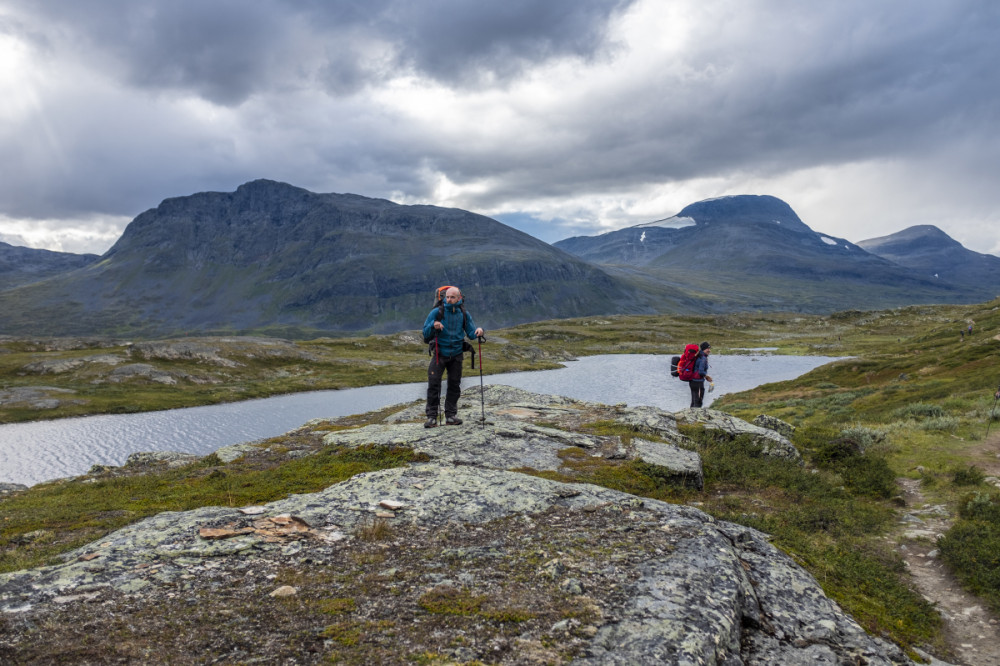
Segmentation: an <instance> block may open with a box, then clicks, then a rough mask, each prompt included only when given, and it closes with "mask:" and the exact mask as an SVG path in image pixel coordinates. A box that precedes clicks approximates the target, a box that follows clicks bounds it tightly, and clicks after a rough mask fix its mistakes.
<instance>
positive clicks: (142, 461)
mask: <svg viewBox="0 0 1000 666" xmlns="http://www.w3.org/2000/svg"><path fill="white" fill-rule="evenodd" d="M200 458H201V456H196V455H194V454H193V453H181V452H180V451H137V452H135V453H132V454H129V457H128V458H126V459H125V465H124V466H125V467H130V468H137V467H157V466H160V465H166V466H167V467H180V466H181V465H187V464H190V463H193V462H195V461H196V460H199V459H200Z"/></svg>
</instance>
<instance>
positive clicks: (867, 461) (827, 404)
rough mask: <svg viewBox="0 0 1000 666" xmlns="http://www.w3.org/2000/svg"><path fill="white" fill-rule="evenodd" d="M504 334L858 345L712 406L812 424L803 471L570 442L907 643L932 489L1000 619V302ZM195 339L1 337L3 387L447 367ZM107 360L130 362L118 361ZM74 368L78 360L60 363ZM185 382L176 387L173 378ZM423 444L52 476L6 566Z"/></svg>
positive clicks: (91, 409) (11, 409) (246, 392)
mask: <svg viewBox="0 0 1000 666" xmlns="http://www.w3.org/2000/svg"><path fill="white" fill-rule="evenodd" d="M484 319H485V318H484ZM968 320H974V321H975V325H974V331H973V333H972V334H971V335H966V336H964V339H963V338H962V337H960V331H961V330H964V329H965V327H966V326H967V323H966V322H967V321H968ZM487 335H488V337H489V340H488V342H487V343H486V344H485V345H484V352H485V353H486V362H485V372H486V373H495V372H505V371H511V370H526V369H543V368H552V367H557V366H558V363H559V361H560V360H562V359H566V358H569V357H573V356H582V355H589V354H604V353H651V354H663V355H672V354H675V353H678V351H679V350H680V348H681V346H682V345H683V344H684V343H686V342H697V341H700V340H703V339H708V340H711V341H712V345H713V351H715V352H716V353H717V354H731V353H744V351H745V350H747V349H752V348H771V349H774V352H773V353H775V354H818V355H828V356H838V357H846V358H845V360H842V361H838V362H835V363H831V364H829V365H827V366H824V367H821V368H818V369H816V370H814V371H812V372H810V373H808V374H806V375H804V376H802V377H799V378H797V379H794V380H790V381H786V382H779V383H774V384H767V385H764V386H760V387H757V388H755V389H753V390H750V391H745V392H743V393H737V394H728V395H724V396H722V397H721V398H720V399H719V400H717V401H716V402H715V403H714V404H713V405H712V407H713V408H715V409H720V410H723V411H726V412H729V413H731V414H734V415H736V416H739V417H741V418H745V419H747V420H752V419H753V418H754V417H755V416H756V415H758V414H762V413H765V414H768V415H771V416H775V417H778V418H780V419H783V420H785V421H787V422H789V423H791V424H793V425H795V426H796V428H797V431H796V433H795V434H794V435H793V437H792V441H793V442H794V443H795V445H796V446H797V448H798V449H799V450H800V451H801V453H802V456H803V459H804V460H805V465H804V466H798V465H795V464H793V463H789V462H787V461H781V460H776V459H771V458H767V457H764V456H762V455H760V454H759V453H755V451H754V449H753V448H752V447H748V446H746V445H745V443H743V442H739V441H736V442H733V441H727V440H724V439H720V438H718V437H715V436H712V435H711V434H710V433H707V432H705V431H702V430H701V429H699V428H696V427H688V428H685V432H686V434H688V435H689V436H690V437H691V438H692V439H693V440H694V441H695V442H696V443H697V446H698V450H699V452H700V453H701V455H702V459H703V466H704V469H705V484H704V488H703V489H702V490H694V489H691V488H685V487H678V486H673V485H671V484H670V483H669V482H667V481H666V480H664V479H661V478H658V477H657V476H656V472H655V470H654V469H651V468H649V467H648V466H644V465H642V464H641V463H634V462H627V463H626V462H622V463H618V464H614V465H611V464H606V465H605V464H595V463H594V462H593V461H588V460H587V459H586V458H585V457H582V456H576V455H574V453H575V452H574V451H573V450H572V449H568V450H567V451H565V452H564V455H563V458H564V461H565V469H566V470H569V471H571V472H572V474H571V477H570V478H572V479H573V480H575V481H581V480H582V481H589V482H592V483H597V484H600V485H604V486H607V487H610V488H615V489H618V490H624V491H627V492H630V493H634V494H636V495H640V496H645V497H652V498H656V499H661V500H665V501H670V502H682V503H687V504H691V505H694V506H698V507H699V508H701V509H702V510H704V511H706V512H708V513H711V514H712V515H714V516H716V517H718V518H720V519H724V520H729V521H733V522H736V523H740V524H744V525H748V526H751V527H755V528H758V529H760V530H763V531H765V532H767V533H769V534H770V535H772V538H773V542H774V543H775V545H777V546H778V547H779V548H781V549H783V550H784V551H785V552H787V553H789V554H790V555H791V556H792V557H793V558H795V560H796V561H798V562H799V563H800V564H801V565H802V566H803V567H805V568H806V569H807V570H808V571H810V572H811V573H812V574H813V575H814V576H815V577H816V579H817V580H818V581H819V582H820V584H821V585H822V586H823V588H824V590H825V591H826V592H827V594H828V595H830V596H831V597H832V598H833V599H835V600H836V601H837V602H838V603H840V604H841V605H842V606H843V607H844V608H845V609H846V610H847V611H848V612H850V613H851V614H852V615H853V616H854V617H855V618H856V619H858V621H859V622H861V623H862V625H863V626H865V627H866V629H867V630H868V631H870V632H872V633H874V634H881V635H886V636H889V637H891V638H892V639H893V640H895V641H897V642H899V643H900V644H902V645H904V646H919V645H930V646H936V647H941V646H942V645H943V644H944V637H943V632H942V628H941V621H940V617H939V616H938V615H937V612H936V611H935V610H934V608H933V606H932V605H931V604H929V603H928V602H927V601H925V600H924V599H923V598H922V596H921V595H920V594H919V593H917V592H916V591H915V590H914V589H913V587H912V585H911V584H910V582H909V581H908V578H907V573H906V570H905V567H904V565H903V562H902V560H901V559H900V557H899V556H898V554H897V553H896V552H895V551H894V550H893V544H892V543H891V540H890V539H887V537H891V536H892V534H893V533H894V531H895V530H897V529H898V523H899V518H900V512H901V502H900V498H899V496H898V495H899V491H898V487H897V485H896V479H897V478H899V477H907V478H910V479H914V480H919V482H920V488H921V490H922V492H923V493H924V495H925V497H926V498H927V501H929V502H932V503H940V504H945V505H947V506H948V507H949V508H950V509H951V511H952V514H953V515H954V517H955V522H954V525H953V527H952V528H951V529H950V531H949V532H948V533H947V534H946V536H945V537H944V538H943V539H942V540H940V541H939V543H938V548H939V549H940V551H941V556H942V558H943V559H944V560H945V561H946V562H947V563H948V565H949V566H950V567H951V568H952V570H953V571H954V572H955V574H956V575H957V576H958V578H959V579H960V580H961V581H962V583H963V585H965V586H966V587H967V588H968V589H969V590H970V591H972V592H973V593H974V594H977V595H979V596H980V597H981V598H982V599H983V600H984V601H985V603H987V604H988V605H990V606H991V607H992V609H993V610H994V611H995V612H1000V489H998V488H997V487H996V486H995V485H991V484H990V483H989V482H988V478H989V477H991V476H1000V457H998V454H1000V413H998V411H1000V410H998V409H997V408H996V401H995V398H994V392H995V391H996V390H997V386H998V382H1000V357H998V354H997V351H998V349H1000V299H998V300H995V301H992V302H988V303H983V304H978V305H964V306H914V307H907V308H897V309H892V310H884V311H874V312H862V311H850V312H839V313H835V314H833V315H829V316H813V315H800V314H776V313H751V314H725V315H703V316H689V317H682V316H614V317H587V318H578V319H570V320H559V321H545V322H537V323H532V324H524V325H521V326H516V327H512V328H508V329H504V330H497V331H488V332H487ZM176 342H178V341H165V342H163V343H162V344H164V345H169V344H172V343H176ZM186 342H187V343H190V344H191V345H194V346H195V347H197V346H198V345H201V346H202V347H211V348H213V349H215V350H216V351H215V352H212V353H211V354H208V357H207V358H208V359H209V360H206V357H205V354H202V355H201V356H200V357H195V355H189V356H187V357H186V356H184V355H183V354H177V353H164V352H163V351H162V350H160V351H158V350H157V348H156V347H155V346H152V347H151V346H149V345H145V346H144V345H143V343H139V342H136V343H135V344H131V343H130V344H128V345H126V344H124V343H122V342H107V341H105V342H101V341H75V342H72V343H70V342H62V343H57V342H55V341H52V340H48V341H41V340H34V341H32V340H23V339H4V340H0V397H2V396H4V395H7V396H10V395H13V394H14V393H16V391H18V390H21V391H26V390H29V389H38V390H39V391H42V392H44V391H54V392H52V393H51V395H53V396H57V397H58V398H59V400H60V405H59V406H58V407H55V408H52V409H49V410H47V411H45V412H41V413H40V412H39V410H38V409H32V408H31V407H30V406H28V405H27V404H10V403H9V402H6V403H4V404H2V405H0V421H2V422H14V421H20V420H27V419H35V418H39V417H40V416H41V415H42V414H44V416H45V418H52V417H61V416H72V415H78V414H88V413H102V412H103V413H106V412H129V411H141V410H149V409H161V408H166V407H176V406H184V405H194V404H208V403H214V402H222V401H230V400H241V399H245V398H251V397H260V396H264V395H273V394H277V393H285V392H292V391H301V390H315V389H321V388H340V387H349V386H361V385H370V384H377V383H393V382H406V381H421V380H423V379H424V377H425V372H426V370H425V368H426V365H425V363H426V358H427V357H426V347H425V345H423V343H422V342H421V341H420V340H419V337H418V335H417V334H415V333H413V332H406V333H401V334H397V335H389V336H371V337H366V338H341V339H333V338H323V339H317V340H309V341H287V340H283V341H273V340H271V341H268V340H265V339H263V338H256V339H247V338H218V339H213V338H198V339H197V340H189V341H186ZM265 343H266V344H265ZM202 347H199V349H200V348H202ZM175 351H176V350H175ZM213 354H215V356H217V357H218V358H217V359H216V358H214V357H213ZM102 357H103V358H105V360H107V358H108V357H117V358H120V359H121V361H119V362H118V364H117V365H108V364H106V363H103V362H102V361H101V360H100V359H101V358H102ZM95 359H97V360H95ZM218 359H222V360H218ZM61 361H66V362H67V363H64V364H63V365H61V366H60V365H59V364H58V363H57V362H61ZM762 362H766V359H764V360H763V361H762ZM46 363H48V365H46ZM126 363H132V364H135V363H144V364H148V365H152V366H154V367H155V368H156V369H157V370H158V371H160V372H162V373H166V374H164V375H161V381H155V380H154V379H151V378H150V377H149V376H145V375H140V376H132V377H129V378H128V379H126V380H122V381H113V380H112V378H111V376H110V371H111V370H112V369H113V368H115V367H121V365H122V364H126ZM53 369H55V370H58V372H53V371H52V370H53ZM167 375H169V376H170V377H171V378H172V380H171V381H170V382H169V383H164V382H163V381H162V378H163V377H165V376H167ZM40 387H45V388H44V389H43V388H40ZM59 391H72V393H61V392H59ZM66 396H69V398H68V399H67V398H66ZM7 400H8V401H9V397H8V398H7ZM386 414H387V411H386V410H383V412H378V413H373V414H368V415H360V416H357V417H351V418H348V419H340V420H338V421H337V424H338V425H329V426H327V427H330V428H332V427H353V426H355V425H363V424H365V423H370V422H378V421H380V420H381V419H383V418H384V417H385V416H386ZM585 427H586V428H587V429H589V430H591V431H593V432H597V433H600V434H616V435H619V436H621V437H623V438H628V437H631V436H633V435H635V434H636V433H634V432H632V431H630V430H629V429H628V428H625V427H623V426H621V425H620V424H612V423H608V422H595V423H591V424H588V425H586V426H585ZM988 427H989V428H991V431H990V436H989V439H988V440H987V439H986V438H985V434H986V431H987V428H988ZM296 437H298V438H312V439H311V442H312V445H313V446H319V445H320V443H321V441H322V440H321V433H317V432H316V431H312V432H303V433H300V434H291V435H287V436H285V437H283V438H282V437H279V438H275V439H273V440H271V441H269V442H268V443H267V444H268V446H269V447H270V450H272V451H275V452H278V453H280V450H281V447H282V446H291V445H292V444H295V445H296V446H299V445H301V442H299V443H296V442H292V441H290V440H291V439H294V438H296ZM644 437H647V436H646V435H644ZM286 440H289V441H286ZM414 455H415V454H413V452H412V451H407V450H402V451H401V450H399V449H377V448H372V449H368V450H363V451H361V452H358V451H347V450H338V449H332V448H326V449H324V448H319V453H317V455H313V456H308V457H304V458H296V459H294V460H288V459H287V458H285V457H282V456H280V455H277V454H276V455H275V456H274V457H273V459H271V460H270V461H269V459H267V458H266V457H257V458H254V460H253V462H252V463H249V462H244V461H241V460H237V461H234V462H232V463H229V464H225V465H224V464H222V463H221V461H219V459H218V458H217V457H215V456H214V455H213V456H208V457H206V458H203V459H202V460H200V461H199V462H197V463H193V464H190V465H187V466H184V467H180V468H176V469H170V470H167V471H154V472H150V473H148V474H144V475H132V476H117V477H116V476H111V477H107V476H100V475H99V476H98V478H96V479H95V478H90V479H83V478H79V479H74V480H68V481H59V482H51V483H44V484H39V485H37V486H34V487H32V488H31V489H29V490H28V491H25V492H20V493H14V494H13V495H11V496H8V497H6V498H4V499H2V500H0V515H2V527H3V529H2V534H0V572H2V571H12V570H17V569H21V568H26V567H31V566H37V565H39V564H43V563H47V562H51V561H53V558H54V557H55V556H56V555H58V554H59V553H63V552H66V551H68V550H70V549H72V548H75V547H78V546H80V545H82V544H84V543H87V542H89V541H92V540H94V539H98V538H100V537H101V536H102V535H104V534H106V533H108V532H110V531H112V530H114V529H117V528H120V527H122V526H123V525H126V524H129V523H131V522H135V521H137V520H140V519H142V518H144V517H146V516H149V515H152V514H154V513H157V512H159V511H164V510H184V509H191V508H195V507H198V506H204V505H216V504H217V505H227V506H239V505H243V504H248V503H259V502H266V501H272V500H275V499H278V498H280V497H283V496H286V495H288V494H290V493H301V492H310V491H314V490H319V489H320V488H322V487H325V486H326V485H329V483H331V482H336V481H338V480H342V479H345V478H348V477H350V476H351V475H353V474H356V473H358V472H360V471H365V470H374V469H381V468H385V467H389V466H394V465H401V464H406V463H407V462H409V461H410V460H412V459H413V456H414ZM523 471H527V472H531V470H523ZM543 475H546V476H550V477H552V478H559V474H553V473H544V474H543ZM429 603H430V602H429Z"/></svg>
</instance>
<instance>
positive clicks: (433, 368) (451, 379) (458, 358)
mask: <svg viewBox="0 0 1000 666" xmlns="http://www.w3.org/2000/svg"><path fill="white" fill-rule="evenodd" d="M463 358H464V355H463V354H462V353H461V352H459V353H458V354H455V355H454V356H441V357H435V356H431V364H430V365H429V366H428V367H427V418H429V419H430V418H437V413H438V407H439V406H440V404H441V378H442V377H443V376H444V373H445V372H447V373H448V393H447V394H446V395H445V398H444V415H445V417H449V416H455V415H456V414H458V398H459V396H461V395H462V359H463Z"/></svg>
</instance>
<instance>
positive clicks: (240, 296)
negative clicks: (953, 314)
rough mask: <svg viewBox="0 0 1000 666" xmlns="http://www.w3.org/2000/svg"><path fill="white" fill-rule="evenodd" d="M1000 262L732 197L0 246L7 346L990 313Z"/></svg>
mask: <svg viewBox="0 0 1000 666" xmlns="http://www.w3.org/2000/svg"><path fill="white" fill-rule="evenodd" d="M998 276H1000V258H997V257H993V256H992V255H982V254H978V253H975V252H971V251H969V250H966V249H965V248H963V247H962V246H961V245H960V244H959V243H957V242H956V241H953V240H952V239H950V238H949V237H948V236H947V235H946V234H944V232H941V231H940V230H938V229H936V228H935V227H913V228H911V229H907V230H905V231H903V232H900V233H899V234H894V235H893V236H888V237H885V238H880V239H872V240H870V241H864V242H862V243H857V244H853V243H850V242H849V241H846V240H844V239H840V238H832V237H829V236H826V235H823V234H818V233H816V232H814V231H812V230H811V229H810V228H809V227H808V226H807V225H806V224H805V223H803V222H802V220H800V219H799V217H798V216H797V215H796V214H795V212H794V211H793V210H792V209H791V207H790V206H788V204H786V203H785V202H783V201H781V200H780V199H777V198H775V197H770V196H753V195H740V196H731V197H723V198H719V199H710V200H706V201H701V202H697V203H695V204H691V205H690V206H687V207H686V208H684V209H683V210H682V211H681V212H680V213H678V214H677V215H675V216H673V217H670V218H666V219H663V220H658V221H655V222H650V223H645V224H640V225H637V226H634V227H629V228H627V229H620V230H617V231H612V232H609V233H606V234H602V235H599V236H590V237H576V238H569V239H566V240H563V241H559V242H557V243H555V244H554V245H549V244H547V243H544V242H542V241H540V240H538V239H536V238H534V237H532V236H529V235H528V234H525V233H523V232H520V231H517V230H515V229H513V228H511V227H508V226H506V225H504V224H501V223H500V222H498V221H496V220H493V219H490V218H488V217H484V216H482V215H477V214H475V213H471V212H468V211H463V210H459V209H454V208H440V207H436V206H404V205H400V204H396V203H393V202H391V201H386V200H383V199H371V198H367V197H363V196H359V195H354V194H317V193H313V192H309V191H307V190H304V189H301V188H297V187H294V186H292V185H288V184H284V183H278V182H274V181H269V180H256V181H252V182H249V183H246V184H244V185H242V186H240V187H239V188H237V190H236V191H235V192H203V193H199V194H194V195H191V196H186V197H177V198H172V199H167V200H165V201H163V202H162V203H161V204H160V205H159V206H157V207H156V208H154V209H151V210H148V211H146V212H144V213H142V214H140V215H139V216H138V217H136V218H135V219H134V220H133V221H132V222H131V223H130V224H129V225H128V227H127V228H126V229H125V232H124V233H123V234H122V236H121V238H120V239H119V240H118V242H117V243H115V245H114V246H113V247H112V248H111V249H110V250H108V252H106V253H105V254H104V255H103V256H101V257H95V256H93V255H65V254H64V253H46V251H44V250H28V249H27V248H13V247H11V246H9V245H5V244H0V311H2V312H4V313H5V314H4V316H3V317H2V318H0V333H6V334H17V335H97V334H100V335H115V336H126V337H132V336H136V337H163V336H176V335H184V334H190V333H236V332H258V333H272V334H275V335H284V336H289V337H300V336H316V335H322V334H329V333H333V334H343V333H372V332H393V331H398V330H404V329H414V328H418V327H419V326H420V325H421V324H422V323H423V320H424V317H426V315H427V313H428V312H429V310H430V307H431V305H432V301H431V294H432V292H433V290H434V288H436V287H438V286H440V285H443V284H455V285H458V286H460V287H462V289H463V292H464V293H465V296H466V300H467V305H468V307H469V310H470V312H472V313H473V315H474V317H475V318H476V321H477V323H479V324H481V325H483V326H485V327H486V328H496V327H500V326H507V325H511V324H516V323H520V322H526V321H535V320H541V319H549V318H567V317H576V316H588V315H607V314H620V313H656V312H680V313H698V312H700V313H719V312H728V311H733V310H748V309H752V310H791V311H802V312H830V311H834V310H838V309H848V308H858V309H870V308H881V307H892V306H896V305H909V304H913V303H931V302H934V303H945V302H950V303H958V302H977V301H982V300H988V299H990V298H993V297H994V296H995V295H996V292H997V285H998V284H1000V280H998Z"/></svg>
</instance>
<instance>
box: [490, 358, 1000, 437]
mask: <svg viewBox="0 0 1000 666" xmlns="http://www.w3.org/2000/svg"><path fill="white" fill-rule="evenodd" d="M479 361H480V363H482V359H480V360H479ZM998 400H1000V387H997V392H996V393H995V394H994V395H993V407H992V408H991V409H990V413H989V414H987V415H986V437H983V439H984V440H985V439H989V438H990V426H991V425H993V413H994V412H996V410H997V401H998Z"/></svg>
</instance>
